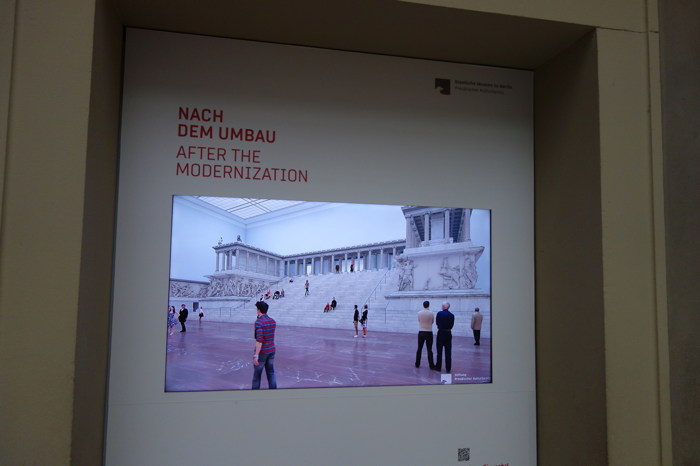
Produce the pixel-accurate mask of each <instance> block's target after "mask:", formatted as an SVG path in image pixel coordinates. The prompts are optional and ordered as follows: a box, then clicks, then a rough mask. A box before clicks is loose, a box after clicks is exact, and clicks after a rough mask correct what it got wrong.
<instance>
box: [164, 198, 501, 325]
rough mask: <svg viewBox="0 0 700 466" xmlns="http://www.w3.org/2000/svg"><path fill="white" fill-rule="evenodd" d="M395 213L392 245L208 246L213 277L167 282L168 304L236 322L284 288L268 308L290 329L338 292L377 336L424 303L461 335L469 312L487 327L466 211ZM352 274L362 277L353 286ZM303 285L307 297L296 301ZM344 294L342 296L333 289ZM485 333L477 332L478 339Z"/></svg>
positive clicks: (478, 251) (476, 248) (407, 321)
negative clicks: (401, 222)
mask: <svg viewBox="0 0 700 466" xmlns="http://www.w3.org/2000/svg"><path fill="white" fill-rule="evenodd" d="M402 211H403V214H404V217H405V219H406V239H401V240H396V241H385V242H379V243H372V244H362V245H353V246H348V247H342V248H336V249H328V250H321V251H312V252H306V253H301V254H292V255H281V254H277V253H275V252H271V251H267V250H264V249H261V248H257V247H255V246H251V245H249V244H246V243H245V242H243V241H242V240H241V238H240V237H238V238H237V239H236V241H234V242H232V243H224V242H223V241H221V240H220V241H219V243H218V244H217V245H215V246H213V251H214V256H215V260H214V264H213V269H214V272H213V273H212V274H210V275H207V276H206V278H207V279H208V283H207V282H195V281H191V280H176V279H171V282H170V302H171V304H173V305H176V304H177V303H185V304H187V305H189V306H191V309H196V308H198V307H206V308H207V309H208V312H207V315H208V318H209V319H212V320H221V321H238V314H239V312H238V311H239V310H240V311H242V310H243V308H244V306H245V305H246V304H248V303H250V302H251V301H253V300H257V299H260V298H261V296H263V295H264V294H265V293H266V292H267V291H268V290H271V291H272V292H274V291H275V290H277V291H279V290H282V291H284V290H285V289H287V296H288V297H291V298H292V299H283V300H280V301H277V302H275V307H276V308H279V311H280V313H282V314H284V315H285V316H287V317H290V323H292V324H296V325H304V324H303V322H305V320H303V319H301V318H300V317H299V318H294V319H291V316H292V315H294V313H296V312H298V311H302V312H303V311H304V310H305V309H315V308H316V307H321V306H322V305H323V304H324V303H325V301H327V300H328V299H330V298H328V297H327V296H325V294H328V295H336V294H343V300H342V301H343V302H344V303H345V302H348V303H349V302H352V303H356V304H360V305H364V304H368V305H369V306H370V308H371V309H372V312H373V315H374V316H375V318H376V317H377V316H378V315H379V317H380V318H381V321H382V323H381V327H382V328H384V329H385V330H387V331H406V332H412V331H414V330H415V329H414V327H415V323H414V322H413V314H414V313H415V311H416V310H417V309H420V308H421V305H422V302H423V301H424V300H429V301H431V303H432V308H433V310H439V308H440V305H441V304H442V303H443V302H449V303H450V311H452V312H453V313H454V314H455V316H456V328H457V329H459V331H464V332H468V328H467V322H468V321H469V319H470V315H471V312H473V310H474V308H475V307H479V308H480V311H481V313H482V314H483V315H484V318H485V321H486V324H487V325H485V327H490V325H489V321H490V307H491V299H490V298H491V296H490V290H488V289H486V290H482V289H479V288H478V287H477V283H478V279H479V275H478V268H477V263H478V261H479V259H480V258H481V256H482V254H483V252H484V250H485V247H484V246H483V245H474V244H472V240H471V215H472V210H471V209H462V208H435V207H419V206H405V207H403V208H402ZM357 274H362V275H363V276H365V277H364V278H363V279H362V280H360V279H359V278H358V277H359V276H358V275H357ZM365 278H366V280H365ZM306 280H309V281H310V282H311V283H312V290H314V293H313V295H312V297H311V298H310V299H304V300H303V301H299V300H297V299H296V298H297V295H299V294H303V283H304V282H305V281H306ZM360 284H361V285H360ZM319 287H322V288H320V289H319ZM345 289H347V293H346V292H344V291H340V290H345ZM321 290H323V291H322V293H319V291H321ZM333 290H337V291H335V292H334V291H333ZM317 301H318V302H317ZM292 304H293V305H292ZM285 306H287V307H289V308H290V309H284V307H285ZM176 307H177V306H176ZM292 308H293V309H292ZM240 319H241V321H244V322H247V321H248V320H250V316H249V315H247V314H245V313H241V315H240ZM346 320H347V319H345V320H338V322H335V319H329V318H326V319H325V320H324V323H319V322H316V321H315V320H314V321H313V322H309V323H308V325H313V326H318V325H327V326H329V327H335V326H344V325H347V322H346ZM375 325H377V324H376V323H375ZM375 328H376V327H375ZM489 334H490V331H488V330H486V331H484V332H483V335H484V337H485V338H488V337H489Z"/></svg>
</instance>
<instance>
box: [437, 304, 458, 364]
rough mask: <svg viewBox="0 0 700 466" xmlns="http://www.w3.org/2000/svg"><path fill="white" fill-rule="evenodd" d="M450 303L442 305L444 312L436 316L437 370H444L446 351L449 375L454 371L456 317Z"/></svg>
mask: <svg viewBox="0 0 700 466" xmlns="http://www.w3.org/2000/svg"><path fill="white" fill-rule="evenodd" d="M449 309H450V303H448V302H447V301H445V302H444V303H442V310H441V311H440V312H438V313H437V315H436V316H435V324H436V325H437V328H438V331H437V343H436V347H437V362H436V363H435V370H436V371H440V370H442V350H443V348H444V350H445V371H446V372H447V373H448V374H449V373H450V371H451V370H452V327H454V326H455V316H454V314H452V313H451V312H450V311H449Z"/></svg>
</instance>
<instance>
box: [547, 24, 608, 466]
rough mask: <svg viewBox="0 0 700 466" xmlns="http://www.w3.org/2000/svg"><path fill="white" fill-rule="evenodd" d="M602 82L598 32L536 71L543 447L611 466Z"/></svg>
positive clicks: (569, 460)
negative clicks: (603, 234)
mask: <svg viewBox="0 0 700 466" xmlns="http://www.w3.org/2000/svg"><path fill="white" fill-rule="evenodd" d="M597 76H598V69H597V53H596V42H595V34H594V33H591V34H589V35H588V36H587V37H585V38H584V39H581V40H580V41H579V42H578V43H577V44H575V45H574V46H572V47H571V48H570V49H569V50H567V51H566V52H564V53H562V54H561V55H559V56H558V57H556V58H555V59H554V60H552V61H551V62H549V63H547V64H546V65H544V66H542V67H540V68H538V69H537V70H536V71H535V95H537V96H538V97H539V98H538V99H537V102H536V106H535V128H536V129H537V131H536V133H535V147H537V152H536V155H535V210H536V215H535V222H536V223H535V248H536V250H537V255H536V261H535V266H536V267H535V270H536V284H537V288H536V296H537V301H536V317H537V318H536V323H537V327H536V334H537V438H538V446H537V449H538V455H539V456H538V460H539V463H540V464H543V465H549V464H552V465H554V464H566V465H570V466H573V465H582V466H583V465H591V464H594V465H597V466H602V465H605V464H607V436H606V432H607V427H606V413H605V335H604V316H603V313H602V312H601V309H602V308H603V286H602V285H603V271H602V260H603V259H602V238H601V219H600V157H599V152H600V146H599V141H598V137H599V126H598V85H597ZM563 219H566V220H563ZM582 232H583V234H582ZM581 452H586V454H585V455H583V454H581Z"/></svg>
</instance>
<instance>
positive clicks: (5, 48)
mask: <svg viewBox="0 0 700 466" xmlns="http://www.w3.org/2000/svg"><path fill="white" fill-rule="evenodd" d="M15 3H16V2H15V0H0V231H2V197H3V186H4V184H5V160H6V159H7V121H8V117H9V115H8V113H9V108H10V88H11V86H10V76H11V75H12V48H13V44H14V34H15V6H16V5H15Z"/></svg>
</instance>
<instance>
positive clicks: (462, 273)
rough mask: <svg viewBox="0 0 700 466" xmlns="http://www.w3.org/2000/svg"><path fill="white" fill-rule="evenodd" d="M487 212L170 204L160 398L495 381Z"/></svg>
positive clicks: (205, 201) (180, 199) (199, 199)
mask: <svg viewBox="0 0 700 466" xmlns="http://www.w3.org/2000/svg"><path fill="white" fill-rule="evenodd" d="M490 215H491V214H490V211H488V210H480V209H470V208H448V207H423V206H394V205H375V204H349V203H331V202H306V201H288V200H273V199H248V198H221V197H204V196H174V197H173V213H172V235H171V260H170V288H169V299H168V303H167V304H166V303H164V305H163V317H164V326H163V327H164V330H165V331H166V332H167V360H166V380H165V390H166V391H201V390H240V389H252V388H263V389H267V388H322V387H325V388H328V387H357V386H386V385H432V384H451V383H453V384H458V383H462V384H464V383H467V384H469V383H490V382H491V283H490V280H491V261H490V258H491V244H490V237H491V231H490V229H491V221H490ZM263 373H264V374H265V375H264V376H263Z"/></svg>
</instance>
